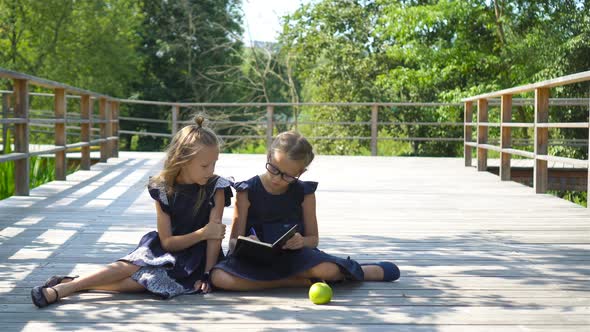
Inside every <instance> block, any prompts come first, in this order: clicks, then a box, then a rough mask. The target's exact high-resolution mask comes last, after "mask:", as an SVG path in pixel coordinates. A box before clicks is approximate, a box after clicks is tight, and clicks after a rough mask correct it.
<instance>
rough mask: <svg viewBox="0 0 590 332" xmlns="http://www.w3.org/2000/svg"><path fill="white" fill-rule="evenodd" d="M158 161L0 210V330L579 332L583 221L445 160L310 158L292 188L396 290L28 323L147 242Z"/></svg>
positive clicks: (132, 300)
mask: <svg viewBox="0 0 590 332" xmlns="http://www.w3.org/2000/svg"><path fill="white" fill-rule="evenodd" d="M162 158H163V154H161V153H125V152H122V153H120V158H118V159H111V160H110V161H109V162H108V163H106V164H97V165H95V166H93V168H92V170H91V171H79V172H77V173H75V174H72V175H70V176H68V180H67V181H63V182H52V183H49V184H46V185H43V186H41V187H39V188H37V189H34V190H33V191H32V192H31V196H30V197H12V198H9V199H6V200H3V201H0V267H1V269H0V278H1V279H0V331H48V330H57V331H73V330H75V331H97V330H101V331H156V330H170V331H189V330H195V329H196V330H208V331H211V330H219V331H221V330H232V329H236V330H237V329H240V330H247V331H249V330H285V331H292V330H304V331H306V330H309V331H312V330H313V331H326V330H331V331H351V330H377V331H475V332H480V331H589V330H590V281H589V280H590V209H586V208H583V207H579V206H577V205H574V204H572V203H569V202H567V201H564V200H561V199H558V198H555V197H552V196H549V195H535V194H534V193H533V189H531V188H528V187H525V186H522V185H519V184H517V183H513V182H500V181H499V179H498V177H497V176H495V175H493V174H490V173H486V172H479V173H478V172H477V171H476V170H475V169H474V168H465V167H464V166H463V160H462V159H455V158H393V157H391V158H388V157H335V156H334V157H332V156H320V157H318V158H317V160H316V161H314V163H313V164H312V165H311V167H310V170H309V172H307V173H305V174H304V176H303V178H302V179H304V180H316V181H319V182H320V185H319V188H318V192H317V201H318V203H317V204H318V220H319V224H320V235H321V243H320V247H321V248H322V249H323V250H325V251H327V252H329V253H332V254H336V255H342V256H349V255H350V256H351V257H352V258H355V259H358V260H359V261H361V262H368V261H378V260H393V261H395V262H396V263H398V265H399V266H400V268H401V270H402V278H401V279H400V280H399V281H398V282H394V283H376V282H373V283H363V284H344V285H339V286H336V287H335V288H334V293H335V295H334V300H333V302H332V303H331V304H329V305H326V306H316V305H313V304H312V303H311V302H310V301H309V300H308V299H307V289H290V290H273V291H265V292H252V293H225V292H216V293H212V294H208V295H205V296H203V295H192V296H181V297H178V298H175V299H172V300H169V301H162V300H159V299H157V298H155V297H153V296H151V295H149V294H139V295H123V294H107V293H92V292H90V293H83V294H79V295H76V296H73V297H71V298H68V299H65V300H63V301H62V302H60V303H59V304H57V305H53V306H50V307H48V308H45V309H41V310H40V309H37V308H35V307H34V306H33V305H32V304H31V302H30V296H29V291H30V288H31V287H32V286H35V285H38V284H41V283H42V282H43V281H44V280H45V279H46V278H47V277H49V276H51V275H54V274H63V273H68V274H69V273H77V274H83V273H87V272H90V271H93V270H94V269H96V268H98V267H100V266H101V265H104V264H106V263H109V262H111V261H113V260H116V259H117V258H119V257H121V256H124V255H125V254H126V253H127V252H128V251H130V250H132V249H133V248H134V247H135V245H136V243H137V241H138V240H139V238H140V237H141V235H143V234H144V233H146V232H148V231H150V230H152V229H154V228H155V214H154V211H153V209H154V203H153V201H152V200H151V198H150V197H149V195H148V194H147V191H146V190H145V184H146V183H147V179H148V176H149V175H153V174H155V173H156V172H157V171H158V169H159V168H160V167H161V162H162ZM264 162H265V157H264V156H263V155H222V156H220V160H219V162H218V168H217V173H218V174H220V175H224V176H233V177H235V178H236V179H238V180H241V179H246V178H247V177H250V176H252V175H254V174H257V173H261V172H262V171H263V170H264ZM232 208H233V207H229V208H227V209H226V211H225V215H224V222H225V223H227V224H230V221H231V220H230V218H231V214H232V213H231V212H232ZM228 233H229V232H228ZM226 245H227V240H225V241H224V247H225V246H226Z"/></svg>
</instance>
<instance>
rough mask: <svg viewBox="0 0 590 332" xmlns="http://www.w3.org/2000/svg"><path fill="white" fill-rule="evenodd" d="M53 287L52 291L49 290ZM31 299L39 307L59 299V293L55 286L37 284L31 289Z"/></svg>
mask: <svg viewBox="0 0 590 332" xmlns="http://www.w3.org/2000/svg"><path fill="white" fill-rule="evenodd" d="M50 289H51V292H50V291H49V290H50ZM31 300H32V301H33V304H34V305H36V306H37V307H39V308H43V307H46V306H48V305H50V304H52V303H55V302H57V301H58V300H59V293H58V292H57V290H56V289H55V288H53V287H47V286H37V287H33V289H31Z"/></svg>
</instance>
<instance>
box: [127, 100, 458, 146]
mask: <svg viewBox="0 0 590 332" xmlns="http://www.w3.org/2000/svg"><path fill="white" fill-rule="evenodd" d="M119 102H120V103H130V104H141V105H157V106H166V107H170V109H171V112H172V116H171V120H160V119H146V118H138V117H119V119H120V120H121V121H135V122H153V123H162V124H170V125H171V128H172V130H171V132H170V133H163V132H144V131H129V130H121V131H120V132H119V133H120V134H128V135H139V136H155V137H171V136H172V135H174V133H176V131H177V130H178V128H179V126H182V125H184V124H188V123H190V121H180V120H179V118H180V112H181V109H183V108H184V109H191V110H192V109H210V110H213V109H226V108H234V109H235V108H264V109H265V110H266V114H265V116H264V118H263V119H257V120H248V121H231V120H212V121H211V123H212V125H216V124H223V125H236V126H243V125H244V124H249V125H259V126H261V127H264V130H265V132H266V134H265V135H264V136H263V135H249V136H248V137H244V136H243V135H220V136H221V138H223V139H228V138H229V139H233V138H240V139H243V138H248V139H264V140H265V141H266V144H267V147H268V146H269V145H270V143H271V142H272V139H273V136H274V133H273V129H274V127H275V125H277V124H281V125H289V124H291V125H294V126H297V125H309V124H311V125H318V124H327V125H366V126H370V129H371V130H370V131H371V134H370V136H347V137H336V136H321V137H318V136H308V139H311V140H336V139H337V140H370V141H371V142H370V146H371V155H373V156H376V155H377V154H378V142H379V141H383V140H398V141H443V142H461V141H462V138H461V137H379V135H378V131H379V127H381V126H387V125H388V126H403V125H406V126H456V127H460V126H462V125H463V123H462V122H419V121H412V122H399V121H379V120H378V115H379V112H380V109H381V108H385V107H396V108H408V107H421V108H433V109H434V108H437V107H441V106H447V107H448V106H453V107H459V106H460V105H461V104H458V103H418V102H405V103H404V102H389V103H384V102H370V103H361V102H350V103H344V102H342V103H337V102H324V103H171V102H157V101H145V100H129V99H119ZM324 106H327V107H359V108H364V109H366V110H367V111H370V112H371V117H370V119H371V120H370V121H350V122H345V121H340V122H330V121H326V122H321V123H320V122H309V121H297V122H288V121H277V120H276V119H275V116H274V113H275V108H277V107H297V108H301V107H324Z"/></svg>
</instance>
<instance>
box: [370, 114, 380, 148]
mask: <svg viewBox="0 0 590 332" xmlns="http://www.w3.org/2000/svg"><path fill="white" fill-rule="evenodd" d="M378 112H379V106H378V105H373V106H372V107H371V156H376V155H377V119H378V115H379V113H378Z"/></svg>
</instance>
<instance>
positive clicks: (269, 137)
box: [266, 105, 274, 150]
mask: <svg viewBox="0 0 590 332" xmlns="http://www.w3.org/2000/svg"><path fill="white" fill-rule="evenodd" d="M273 121H274V106H272V105H268V106H266V149H267V150H270V145H271V144H272V141H273V131H274V124H273Z"/></svg>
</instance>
